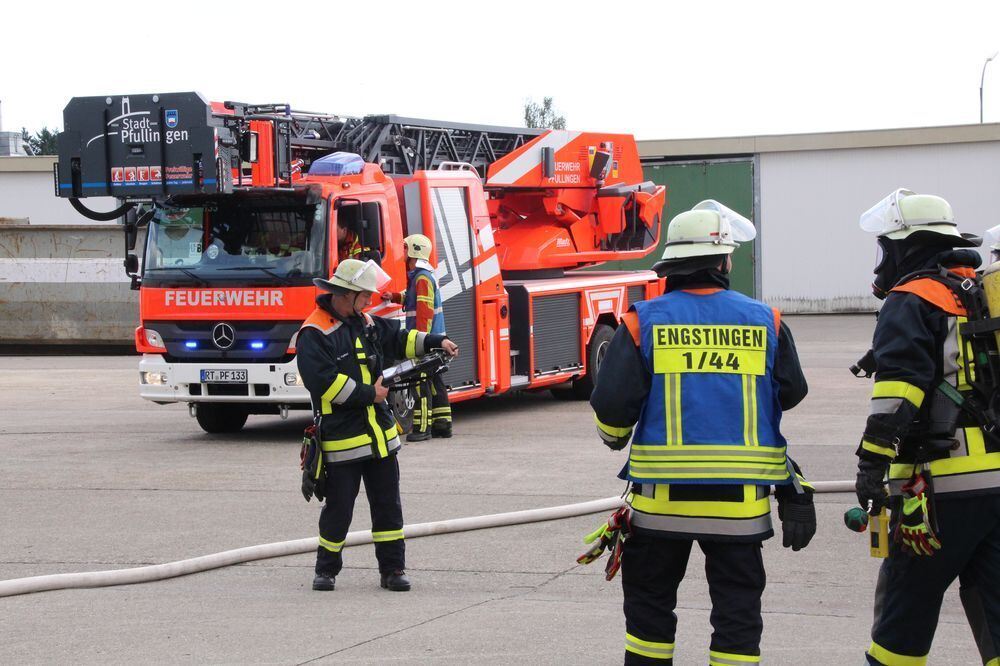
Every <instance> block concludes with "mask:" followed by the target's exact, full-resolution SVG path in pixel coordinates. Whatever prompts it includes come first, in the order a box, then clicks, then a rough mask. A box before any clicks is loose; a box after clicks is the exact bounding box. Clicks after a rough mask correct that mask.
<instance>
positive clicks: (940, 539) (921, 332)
mask: <svg viewBox="0 0 1000 666" xmlns="http://www.w3.org/2000/svg"><path fill="white" fill-rule="evenodd" d="M861 228H862V229H864V230H865V231H868V232H869V233H873V234H876V235H877V237H878V244H879V249H880V254H881V256H880V259H879V261H878V263H877V265H876V268H875V271H874V273H875V280H874V282H873V284H872V291H873V293H874V294H875V296H876V297H878V298H880V299H884V301H885V302H884V303H883V305H882V308H881V310H880V312H879V317H878V323H877V325H876V326H875V334H874V337H873V340H872V355H873V357H874V365H873V367H871V368H870V369H871V370H873V371H874V374H875V385H874V388H873V389H872V397H871V407H870V412H869V416H868V420H867V422H866V424H865V430H864V433H863V435H862V438H861V443H860V444H859V446H858V449H857V452H856V453H857V456H858V475H857V482H856V488H857V494H858V500H859V501H860V503H861V506H862V507H864V508H866V509H869V511H870V512H871V513H872V514H873V515H874V514H878V513H879V512H880V510H881V509H882V508H883V507H885V506H886V505H888V506H889V508H890V509H891V510H892V517H891V521H890V528H891V534H892V538H891V540H890V543H889V554H888V557H887V558H886V559H885V561H884V562H883V563H882V567H881V570H880V571H879V577H878V583H877V585H876V588H875V621H874V624H873V626H872V642H871V645H870V646H869V648H868V653H867V663H869V664H876V665H884V666H897V665H906V666H911V665H912V666H920V665H921V664H925V663H927V655H928V653H929V652H930V648H931V642H932V640H933V638H934V630H935V629H936V627H937V621H938V615H939V613H940V610H941V603H942V600H943V597H944V593H945V591H946V590H947V589H948V587H949V586H950V585H951V584H952V582H954V580H955V578H959V581H960V588H961V589H960V595H961V599H962V603H963V605H964V606H965V611H966V615H967V616H968V618H969V623H970V624H971V625H972V628H973V635H974V636H975V637H976V641H977V643H978V645H979V651H980V654H981V657H982V661H983V663H984V664H989V665H990V666H997V664H1000V656H998V648H1000V437H998V435H997V433H1000V430H997V429H996V425H997V422H996V413H995V412H994V411H993V409H994V407H993V406H994V405H995V404H996V399H995V398H996V385H995V383H994V382H995V377H994V374H995V373H994V372H993V371H992V369H991V367H990V365H991V364H990V363H989V362H988V360H989V357H990V356H992V355H993V354H994V353H995V349H993V350H991V349H984V348H983V347H982V346H981V345H983V344H984V343H985V344H986V345H990V344H991V341H992V339H993V338H992V333H988V334H987V335H986V336H981V337H978V338H970V337H967V336H965V335H963V334H962V331H961V326H962V324H963V323H964V322H965V321H967V320H976V319H980V318H982V316H983V315H984V310H985V309H984V308H983V307H982V301H983V299H984V298H985V294H983V290H982V288H981V287H980V284H979V280H978V278H977V276H976V273H975V269H976V267H978V266H979V264H980V262H981V258H980V255H979V253H978V252H977V251H976V250H974V249H973V248H975V247H976V246H977V245H979V244H980V240H979V239H978V238H976V237H974V236H971V235H968V234H961V233H959V231H958V227H957V226H956V223H955V217H954V213H953V212H952V209H951V206H950V205H949V204H948V202H947V201H945V200H944V199H942V198H941V197H938V196H934V195H929V194H917V193H914V192H912V191H909V190H904V189H900V190H896V191H895V192H893V193H892V194H890V195H889V196H888V197H886V198H885V199H883V200H882V201H881V202H879V203H878V204H876V205H875V206H873V207H872V208H870V209H869V210H868V211H866V212H865V213H864V214H863V215H862V216H861ZM887 480H888V485H889V493H888V494H887V493H886V488H885V485H886V481H887Z"/></svg>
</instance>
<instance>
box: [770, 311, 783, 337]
mask: <svg viewBox="0 0 1000 666" xmlns="http://www.w3.org/2000/svg"><path fill="white" fill-rule="evenodd" d="M771 311H772V312H773V313H774V334H775V335H780V334H781V310H779V309H778V308H771Z"/></svg>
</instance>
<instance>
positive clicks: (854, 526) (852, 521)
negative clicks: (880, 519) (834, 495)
mask: <svg viewBox="0 0 1000 666" xmlns="http://www.w3.org/2000/svg"><path fill="white" fill-rule="evenodd" d="M844 524H845V525H847V529H849V530H851V531H852V532H864V531H865V530H867V529H868V512H867V511H865V510H864V509H862V508H861V507H860V506H855V507H851V508H850V509H848V510H847V511H845V512H844Z"/></svg>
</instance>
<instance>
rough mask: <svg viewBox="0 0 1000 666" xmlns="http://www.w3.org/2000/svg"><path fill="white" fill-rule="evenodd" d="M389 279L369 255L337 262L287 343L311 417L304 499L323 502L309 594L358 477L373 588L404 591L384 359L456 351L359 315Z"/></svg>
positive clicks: (325, 570)
mask: <svg viewBox="0 0 1000 666" xmlns="http://www.w3.org/2000/svg"><path fill="white" fill-rule="evenodd" d="M389 280H390V278H389V276H388V275H386V273H385V272H384V271H382V269H381V268H380V267H379V266H378V264H377V263H375V262H374V261H372V260H369V261H367V262H364V261H359V260H357V259H345V260H344V261H342V262H340V264H339V265H338V266H337V270H336V272H335V273H334V275H333V277H331V278H330V279H329V280H322V279H319V278H317V279H316V280H314V282H315V283H316V286H317V287H318V288H319V289H320V290H321V291H322V292H324V293H322V294H321V295H320V296H318V297H317V298H316V305H317V307H316V309H315V310H314V311H313V313H312V314H311V315H310V316H309V318H308V319H306V321H305V323H304V324H303V325H302V328H301V329H300V330H299V333H298V337H297V339H296V343H295V346H296V357H297V360H298V368H299V373H300V375H301V376H302V381H303V383H304V384H305V386H306V388H307V389H308V390H309V394H310V397H311V398H312V407H313V413H314V415H315V418H316V424H315V431H313V432H311V433H310V437H311V438H315V440H316V441H317V442H318V446H317V447H316V448H317V449H318V450H319V452H318V453H317V455H316V456H314V458H313V460H312V462H313V463H315V464H313V465H304V467H305V468H306V469H305V470H304V472H303V479H302V481H303V487H302V491H303V494H304V495H305V497H306V499H307V500H308V499H310V497H311V496H313V495H316V497H317V499H320V500H322V499H324V497H325V499H326V504H325V505H324V506H323V511H322V513H321V514H320V519H319V548H318V550H317V555H316V571H315V573H316V576H315V578H314V579H313V589H314V590H332V589H333V588H334V579H335V578H336V576H337V574H339V573H340V571H341V568H342V566H343V558H342V556H341V550H342V549H343V547H344V539H345V538H346V536H347V530H348V528H349V527H350V524H351V517H352V515H353V512H354V500H355V498H356V497H357V494H358V490H359V488H360V484H361V481H362V479H363V480H364V483H365V492H366V493H367V495H368V503H369V506H370V508H371V514H372V538H373V540H374V542H375V557H376V559H377V560H378V564H379V572H380V574H381V585H382V587H384V588H387V589H389V590H393V591H406V590H409V589H410V581H409V579H408V578H407V577H406V575H405V573H404V569H405V562H404V553H405V548H404V544H403V513H402V507H401V504H400V497H399V465H398V463H397V460H396V454H397V452H398V451H399V448H400V442H399V433H398V431H397V426H396V419H395V417H394V416H393V413H392V408H391V407H390V406H389V404H388V403H387V402H386V396H387V395H388V389H386V388H385V387H384V386H383V385H382V370H383V364H384V363H385V359H386V358H387V357H388V358H406V357H409V358H416V357H418V356H422V355H423V354H424V353H426V351H427V350H430V349H431V348H432V347H441V348H443V349H444V350H445V351H447V352H448V353H450V354H452V355H453V356H454V355H457V354H458V347H457V346H456V345H455V344H454V343H453V342H452V341H451V340H448V339H447V338H446V337H445V336H444V335H434V334H428V333H421V332H419V331H416V330H405V329H403V328H402V327H401V326H400V324H399V322H398V321H395V320H391V319H383V318H381V317H373V316H370V315H368V314H366V313H365V312H364V309H365V308H367V307H368V305H369V304H370V303H371V299H372V296H373V295H374V294H375V293H378V292H380V291H382V290H384V289H385V288H386V286H387V285H388V283H389Z"/></svg>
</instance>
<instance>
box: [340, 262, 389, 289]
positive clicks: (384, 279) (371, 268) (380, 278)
mask: <svg viewBox="0 0 1000 666" xmlns="http://www.w3.org/2000/svg"><path fill="white" fill-rule="evenodd" d="M372 275H373V276H374V277H375V291H382V290H384V289H385V288H386V287H388V286H389V283H390V282H391V281H392V278H391V277H389V274H388V273H386V272H385V271H384V270H382V267H381V266H379V265H378V264H377V263H375V260H374V259H369V260H368V261H367V262H365V267H364V268H362V269H361V270H360V271H358V272H357V274H356V275H355V276H354V277H353V278H351V280H350V282H351V284H353V285H355V286H357V287H362V286H363V284H364V282H366V280H365V279H364V278H365V276H372ZM369 279H371V277H369ZM363 288H364V289H365V291H367V288H366V287H363Z"/></svg>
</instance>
